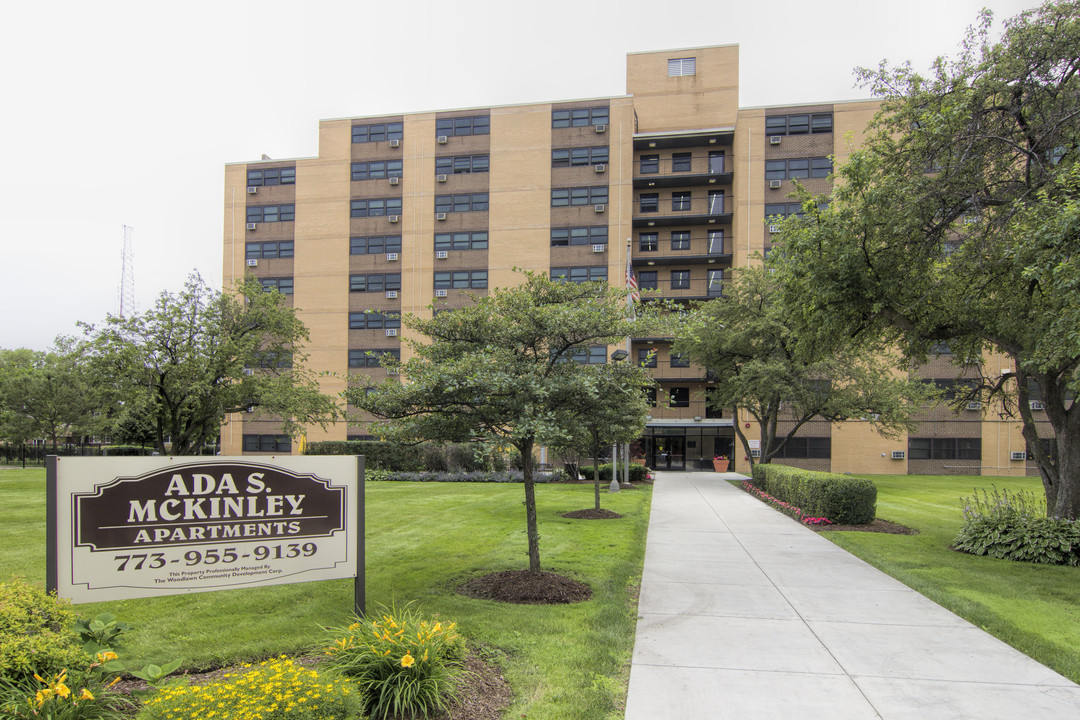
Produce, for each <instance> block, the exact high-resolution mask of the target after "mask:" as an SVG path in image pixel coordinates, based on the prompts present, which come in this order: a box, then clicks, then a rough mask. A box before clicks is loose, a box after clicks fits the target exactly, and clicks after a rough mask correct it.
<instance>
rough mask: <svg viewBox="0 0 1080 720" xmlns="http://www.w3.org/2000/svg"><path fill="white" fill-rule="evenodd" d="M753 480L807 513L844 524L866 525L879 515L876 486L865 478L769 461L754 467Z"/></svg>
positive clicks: (755, 483) (760, 488)
mask: <svg viewBox="0 0 1080 720" xmlns="http://www.w3.org/2000/svg"><path fill="white" fill-rule="evenodd" d="M752 483H753V485H754V487H756V488H758V489H759V490H762V491H763V492H765V493H768V494H769V495H772V496H773V497H775V498H778V499H780V500H782V501H784V502H786V503H789V504H791V505H793V506H795V507H796V508H798V509H799V510H801V511H802V512H803V513H804V514H805V515H808V516H814V517H824V518H828V519H829V520H831V521H832V522H834V523H838V524H841V525H865V524H867V523H871V522H873V521H874V517H875V516H876V514H877V487H876V486H875V485H874V483H872V482H871V481H869V480H867V479H865V478H857V477H852V476H850V475H839V474H835V473H825V472H815V471H813V470H800V469H799V468H793V467H788V466H786V465H772V464H769V465H755V466H754V470H753V480H752Z"/></svg>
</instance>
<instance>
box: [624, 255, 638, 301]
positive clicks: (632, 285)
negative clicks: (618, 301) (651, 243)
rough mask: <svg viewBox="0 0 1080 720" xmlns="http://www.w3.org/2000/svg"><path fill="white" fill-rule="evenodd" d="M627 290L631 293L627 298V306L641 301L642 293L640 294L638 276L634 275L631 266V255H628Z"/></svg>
mask: <svg viewBox="0 0 1080 720" xmlns="http://www.w3.org/2000/svg"><path fill="white" fill-rule="evenodd" d="M626 289H627V290H629V291H630V294H629V295H627V296H626V304H627V306H630V305H633V304H634V303H636V302H638V301H639V300H641V293H640V292H638V284H637V276H636V275H634V267H633V265H631V264H630V254H629V253H627V254H626Z"/></svg>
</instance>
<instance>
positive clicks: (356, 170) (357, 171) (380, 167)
mask: <svg viewBox="0 0 1080 720" xmlns="http://www.w3.org/2000/svg"><path fill="white" fill-rule="evenodd" d="M392 177H396V178H399V177H401V160H378V161H375V162H358V163H353V164H352V179H353V180H385V179H386V178H392Z"/></svg>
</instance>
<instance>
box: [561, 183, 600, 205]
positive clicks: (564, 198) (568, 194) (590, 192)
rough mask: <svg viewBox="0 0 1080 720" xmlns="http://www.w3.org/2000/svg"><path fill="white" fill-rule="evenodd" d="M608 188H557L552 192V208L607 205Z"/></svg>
mask: <svg viewBox="0 0 1080 720" xmlns="http://www.w3.org/2000/svg"><path fill="white" fill-rule="evenodd" d="M607 201H608V189H607V186H606V185H605V186H601V187H583V188H557V189H554V190H552V191H551V207H567V206H570V205H572V206H583V205H606V204H607Z"/></svg>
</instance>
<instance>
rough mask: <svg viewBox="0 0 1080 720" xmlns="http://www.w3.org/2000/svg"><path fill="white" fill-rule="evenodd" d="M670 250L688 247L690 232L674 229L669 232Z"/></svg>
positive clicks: (687, 248) (686, 248)
mask: <svg viewBox="0 0 1080 720" xmlns="http://www.w3.org/2000/svg"><path fill="white" fill-rule="evenodd" d="M671 249H672V250H689V249H690V232H689V231H688V230H676V231H673V232H672V233H671Z"/></svg>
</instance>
